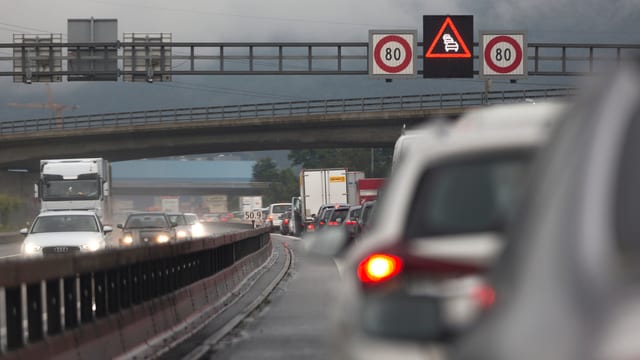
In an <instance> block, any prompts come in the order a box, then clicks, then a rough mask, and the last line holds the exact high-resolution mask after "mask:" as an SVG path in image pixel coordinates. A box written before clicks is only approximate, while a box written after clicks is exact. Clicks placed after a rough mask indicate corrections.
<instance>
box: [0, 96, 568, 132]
mask: <svg viewBox="0 0 640 360" xmlns="http://www.w3.org/2000/svg"><path fill="white" fill-rule="evenodd" d="M574 94H575V89H573V88H552V89H533V90H507V91H492V92H489V93H486V92H464V93H442V94H423V95H406V96H387V97H367V98H351V99H329V100H308V101H292V102H276V103H261V104H241V105H222V106H210V107H194V108H175V109H161V110H147V111H132V112H117V113H106V114H92V115H77V116H68V117H65V118H64V119H61V118H58V119H56V118H40V119H30V120H13V121H5V122H1V123H0V135H5V134H17V133H32V132H39V131H51V130H68V129H87V128H105V127H110V128H113V127H120V126H122V127H125V126H127V127H128V126H136V125H149V124H166V123H184V122H193V121H208V120H230V119H247V118H270V117H280V116H301V115H302V116H304V115H318V114H335V113H352V112H374V111H392V110H422V109H445V108H452V107H466V106H480V105H484V104H496V103H508V102H522V101H527V100H528V99H531V100H536V99H545V98H557V97H567V96H573V95H574Z"/></svg>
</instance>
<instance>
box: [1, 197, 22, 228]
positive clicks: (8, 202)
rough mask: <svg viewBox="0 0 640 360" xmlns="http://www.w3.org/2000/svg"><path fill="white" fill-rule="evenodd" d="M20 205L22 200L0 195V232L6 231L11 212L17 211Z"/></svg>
mask: <svg viewBox="0 0 640 360" xmlns="http://www.w3.org/2000/svg"><path fill="white" fill-rule="evenodd" d="M21 205H22V200H21V199H20V198H18V197H15V196H11V195H6V194H0V230H2V231H5V230H8V228H9V221H10V216H11V212H12V211H15V210H18V209H19V208H20V206H21Z"/></svg>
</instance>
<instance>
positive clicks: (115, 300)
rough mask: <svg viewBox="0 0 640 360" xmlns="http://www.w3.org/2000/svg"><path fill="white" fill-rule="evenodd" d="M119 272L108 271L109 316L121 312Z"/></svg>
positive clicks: (114, 270)
mask: <svg viewBox="0 0 640 360" xmlns="http://www.w3.org/2000/svg"><path fill="white" fill-rule="evenodd" d="M119 285H120V282H119V281H118V270H116V269H112V270H109V271H107V311H108V312H109V314H113V313H117V312H118V311H119V310H120V297H119V294H118V293H119V292H120V291H118V290H120V289H119Z"/></svg>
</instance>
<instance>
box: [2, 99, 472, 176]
mask: <svg viewBox="0 0 640 360" xmlns="http://www.w3.org/2000/svg"><path fill="white" fill-rule="evenodd" d="M465 110H468V108H467V109H465ZM462 111H463V109H462V108H448V109H436V110H434V109H422V110H394V111H381V112H365V113H336V114H322V115H306V116H283V117H273V118H253V119H235V120H234V119H230V120H215V121H192V122H188V123H167V124H164V123H161V124H147V125H145V124H140V125H128V126H114V127H103V128H83V129H56V130H51V131H48V132H39V133H26V134H14V135H5V136H1V137H0V141H1V142H2V145H3V146H2V148H0V168H24V169H31V170H35V169H37V168H38V163H39V160H40V159H46V158H50V159H51V158H54V159H55V158H74V157H103V158H106V159H109V160H111V161H122V160H134V159H144V158H153V157H163V156H173V155H188V154H205V153H216V152H235V151H259V150H290V149H309V148H328V147H386V146H392V145H393V144H394V142H395V141H396V139H397V138H398V136H400V133H401V131H402V128H403V126H407V127H411V126H414V125H416V124H419V123H422V122H425V121H426V120H428V119H431V118H438V117H440V118H443V117H444V118H451V117H454V116H457V115H459V114H460V113H461V112H462Z"/></svg>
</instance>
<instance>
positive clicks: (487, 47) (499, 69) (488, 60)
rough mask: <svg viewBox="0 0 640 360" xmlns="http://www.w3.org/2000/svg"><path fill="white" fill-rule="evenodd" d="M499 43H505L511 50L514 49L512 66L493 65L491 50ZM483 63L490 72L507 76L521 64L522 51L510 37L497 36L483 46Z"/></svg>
mask: <svg viewBox="0 0 640 360" xmlns="http://www.w3.org/2000/svg"><path fill="white" fill-rule="evenodd" d="M499 42H506V43H508V44H509V45H511V46H513V48H514V49H515V51H516V58H515V60H514V61H513V64H511V65H509V66H504V67H503V66H498V65H496V64H494V63H493V60H492V59H491V50H492V49H493V47H494V46H496V44H497V43H499ZM484 61H485V63H487V66H489V68H491V70H493V71H495V72H497V73H500V74H508V73H510V72H512V71H513V70H515V69H516V68H517V67H518V66H520V64H521V63H522V49H521V47H520V44H518V42H517V41H516V40H515V39H514V38H512V37H510V36H506V35H499V36H496V37H494V38H493V39H491V40H490V41H489V42H488V43H487V45H485V47H484Z"/></svg>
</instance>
